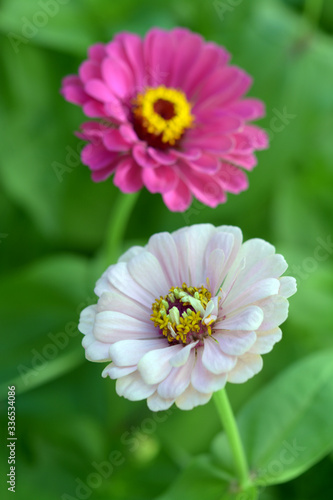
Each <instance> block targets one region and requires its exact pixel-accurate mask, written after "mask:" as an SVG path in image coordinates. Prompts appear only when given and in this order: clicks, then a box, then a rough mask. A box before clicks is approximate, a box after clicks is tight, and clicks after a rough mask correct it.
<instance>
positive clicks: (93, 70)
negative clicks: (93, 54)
mask: <svg viewBox="0 0 333 500" xmlns="http://www.w3.org/2000/svg"><path fill="white" fill-rule="evenodd" d="M79 75H80V78H81V80H82V82H83V83H86V82H87V81H88V80H93V79H95V78H96V79H97V80H100V79H101V71H100V65H99V64H98V63H97V62H96V61H84V62H83V63H82V64H81V66H80V67H79Z"/></svg>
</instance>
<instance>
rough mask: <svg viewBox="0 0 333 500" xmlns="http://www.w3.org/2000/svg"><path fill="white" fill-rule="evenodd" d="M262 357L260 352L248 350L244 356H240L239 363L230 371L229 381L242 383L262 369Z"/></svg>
mask: <svg viewBox="0 0 333 500" xmlns="http://www.w3.org/2000/svg"><path fill="white" fill-rule="evenodd" d="M262 364H263V363H262V358H261V356H259V354H252V353H249V352H247V353H246V354H243V356H239V358H238V359H237V364H236V366H235V368H234V369H233V370H231V372H229V373H228V382H233V383H234V384H241V383H243V382H246V381H247V380H248V379H249V378H251V377H253V375H255V374H256V373H258V372H260V370H261V369H262Z"/></svg>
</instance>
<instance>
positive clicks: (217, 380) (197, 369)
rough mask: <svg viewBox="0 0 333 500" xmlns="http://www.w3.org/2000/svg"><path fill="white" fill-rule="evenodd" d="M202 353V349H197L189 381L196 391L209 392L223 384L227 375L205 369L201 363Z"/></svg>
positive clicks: (218, 388) (221, 386)
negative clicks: (216, 373)
mask: <svg viewBox="0 0 333 500" xmlns="http://www.w3.org/2000/svg"><path fill="white" fill-rule="evenodd" d="M202 353H203V349H198V351H197V359H196V363H195V365H194V368H193V371H192V376H191V383H192V386H193V387H194V389H196V390H197V391H199V392H203V393H204V394H210V393H212V392H215V391H218V390H220V389H222V388H223V387H224V386H225V383H226V381H227V375H226V373H222V374H220V375H215V374H213V373H212V372H210V371H209V370H207V368H205V366H204V365H203V364H202Z"/></svg>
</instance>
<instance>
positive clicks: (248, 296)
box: [223, 278, 280, 314]
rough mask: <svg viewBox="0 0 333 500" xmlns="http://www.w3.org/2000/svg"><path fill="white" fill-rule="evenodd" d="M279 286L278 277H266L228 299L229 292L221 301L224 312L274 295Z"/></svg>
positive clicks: (277, 291) (226, 312)
mask: <svg viewBox="0 0 333 500" xmlns="http://www.w3.org/2000/svg"><path fill="white" fill-rule="evenodd" d="M279 287H280V282H279V280H278V279H275V278H267V279H264V280H260V281H257V282H256V283H254V284H253V285H250V286H249V287H248V288H247V289H245V290H244V291H243V292H241V293H240V295H238V296H237V297H235V298H234V299H233V300H230V297H231V294H229V295H228V297H227V298H226V299H225V301H224V302H223V311H224V314H228V313H230V312H232V311H234V310H237V309H239V308H241V307H243V306H247V305H250V304H253V303H254V302H256V301H258V300H261V299H264V298H265V297H269V296H271V295H276V294H277V293H279Z"/></svg>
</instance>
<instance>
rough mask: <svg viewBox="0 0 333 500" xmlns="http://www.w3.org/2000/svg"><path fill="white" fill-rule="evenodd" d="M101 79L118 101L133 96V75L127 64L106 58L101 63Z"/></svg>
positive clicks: (119, 60)
mask: <svg viewBox="0 0 333 500" xmlns="http://www.w3.org/2000/svg"><path fill="white" fill-rule="evenodd" d="M102 74H103V78H104V80H105V82H106V84H107V86H108V87H109V89H110V90H111V92H112V94H114V95H116V96H117V97H119V98H120V99H125V98H126V97H128V96H130V95H133V93H134V81H133V75H132V74H131V71H130V69H129V68H128V66H127V64H126V63H125V62H123V61H122V60H121V59H119V58H118V59H116V58H111V57H108V58H106V59H104V61H103V63H102Z"/></svg>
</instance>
